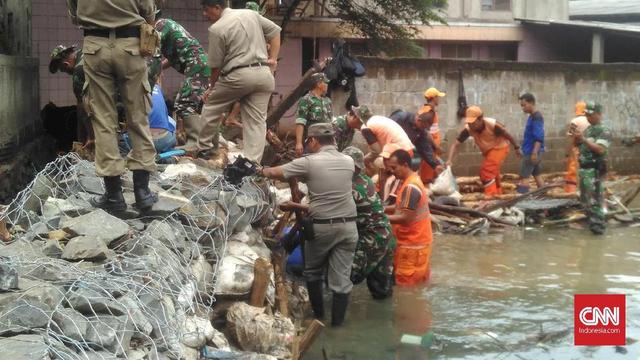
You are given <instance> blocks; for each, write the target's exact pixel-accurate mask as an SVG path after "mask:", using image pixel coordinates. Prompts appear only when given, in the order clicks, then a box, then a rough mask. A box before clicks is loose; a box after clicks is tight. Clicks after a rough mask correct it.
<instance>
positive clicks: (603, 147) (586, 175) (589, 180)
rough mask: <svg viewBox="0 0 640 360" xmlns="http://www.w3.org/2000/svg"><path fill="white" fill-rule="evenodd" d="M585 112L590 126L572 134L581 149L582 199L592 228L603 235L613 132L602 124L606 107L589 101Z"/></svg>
mask: <svg viewBox="0 0 640 360" xmlns="http://www.w3.org/2000/svg"><path fill="white" fill-rule="evenodd" d="M585 113H586V116H587V120H589V124H590V125H589V127H588V128H587V129H586V130H585V131H584V133H580V132H579V131H578V130H577V129H576V128H575V127H572V128H571V129H570V133H571V134H572V136H573V139H574V141H575V143H576V144H577V145H578V147H579V149H580V156H579V160H578V161H579V163H580V170H579V172H578V174H579V178H580V200H581V201H582V206H583V207H584V209H585V211H586V213H587V218H588V221H589V229H590V230H591V232H592V233H594V234H597V235H602V234H603V233H604V231H605V228H606V220H605V213H604V207H603V205H604V184H603V181H604V177H605V176H606V173H607V159H606V158H607V150H608V149H609V146H610V144H611V131H610V130H609V128H607V127H606V126H604V125H603V124H602V105H600V104H597V103H594V102H587V106H586V110H585Z"/></svg>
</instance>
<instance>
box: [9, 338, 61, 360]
mask: <svg viewBox="0 0 640 360" xmlns="http://www.w3.org/2000/svg"><path fill="white" fill-rule="evenodd" d="M0 349H1V350H0V353H1V354H2V359H7V360H49V359H51V357H50V356H49V345H47V344H46V343H45V340H44V339H43V337H42V336H41V335H18V336H13V337H10V338H0Z"/></svg>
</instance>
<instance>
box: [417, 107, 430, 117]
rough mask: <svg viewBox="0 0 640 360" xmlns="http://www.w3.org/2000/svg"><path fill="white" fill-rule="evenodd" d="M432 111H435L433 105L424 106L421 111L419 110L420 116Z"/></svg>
mask: <svg viewBox="0 0 640 360" xmlns="http://www.w3.org/2000/svg"><path fill="white" fill-rule="evenodd" d="M431 110H433V107H432V106H431V105H423V106H422V107H421V108H420V110H418V115H420V114H424V113H428V112H429V111H431Z"/></svg>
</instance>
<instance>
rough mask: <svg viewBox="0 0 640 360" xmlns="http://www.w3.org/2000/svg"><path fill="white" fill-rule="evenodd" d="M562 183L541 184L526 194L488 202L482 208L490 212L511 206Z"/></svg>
mask: <svg viewBox="0 0 640 360" xmlns="http://www.w3.org/2000/svg"><path fill="white" fill-rule="evenodd" d="M561 186H562V184H551V185H547V186H543V187H541V188H539V189H536V190H535V191H531V192H529V193H527V194H522V195H518V196H516V197H514V198H513V199H510V200H503V201H498V202H495V203H493V204H490V205H488V206H486V207H485V208H484V209H482V210H483V211H485V212H488V213H489V212H492V211H493V210H497V209H500V208H504V207H511V206H513V205H515V204H517V203H518V202H520V201H522V200H524V199H527V198H529V197H532V196H538V195H542V194H545V193H546V192H547V191H549V190H551V189H553V188H557V187H561Z"/></svg>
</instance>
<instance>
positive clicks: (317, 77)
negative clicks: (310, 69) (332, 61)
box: [311, 72, 329, 85]
mask: <svg viewBox="0 0 640 360" xmlns="http://www.w3.org/2000/svg"><path fill="white" fill-rule="evenodd" d="M311 81H312V82H313V84H314V85H315V84H317V83H319V82H323V83H325V84H328V83H329V78H328V77H327V75H325V74H324V73H321V72H319V73H315V74H313V75H311Z"/></svg>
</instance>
